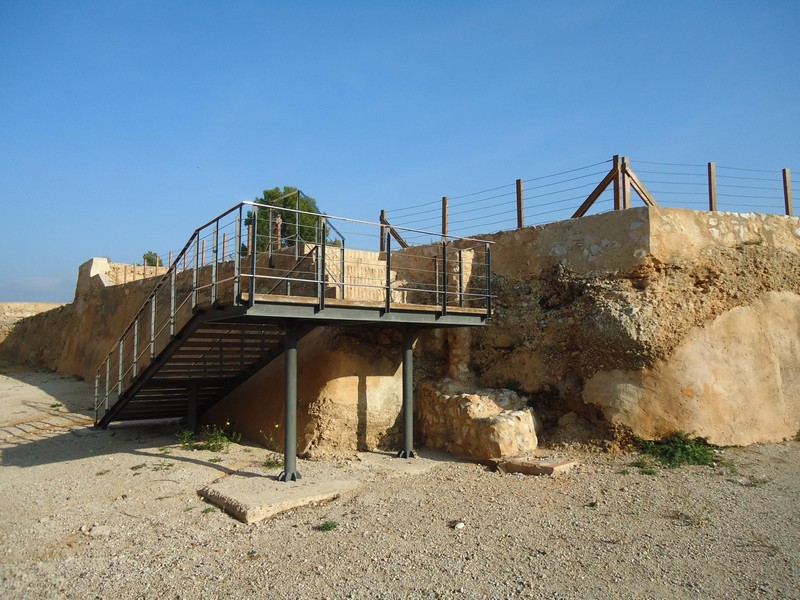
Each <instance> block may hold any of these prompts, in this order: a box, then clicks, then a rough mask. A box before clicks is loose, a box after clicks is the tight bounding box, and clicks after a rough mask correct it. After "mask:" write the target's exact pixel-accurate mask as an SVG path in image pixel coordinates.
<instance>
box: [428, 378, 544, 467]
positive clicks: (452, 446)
mask: <svg viewBox="0 0 800 600" xmlns="http://www.w3.org/2000/svg"><path fill="white" fill-rule="evenodd" d="M417 402H418V406H419V408H418V419H419V424H420V432H419V433H420V438H421V440H422V442H423V443H424V444H425V445H426V446H428V447H429V448H436V449H439V450H445V451H447V452H450V453H452V454H456V455H459V456H464V457H468V458H476V459H500V458H511V457H515V456H525V455H528V454H530V453H532V452H533V451H535V450H536V446H537V443H538V440H537V437H536V418H535V416H534V414H533V409H531V408H530V407H529V406H527V398H525V397H524V396H519V395H517V394H516V393H515V392H513V391H511V390H479V391H472V392H470V391H466V390H465V386H464V385H463V384H458V383H457V382H454V381H453V380H450V379H447V380H444V381H443V382H442V383H441V384H439V385H434V384H431V383H424V384H422V385H421V386H419V388H418V390H417Z"/></svg>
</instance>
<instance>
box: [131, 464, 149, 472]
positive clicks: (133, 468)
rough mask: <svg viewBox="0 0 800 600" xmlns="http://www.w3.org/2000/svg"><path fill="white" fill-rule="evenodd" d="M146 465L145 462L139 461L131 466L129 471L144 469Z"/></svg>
mask: <svg viewBox="0 0 800 600" xmlns="http://www.w3.org/2000/svg"><path fill="white" fill-rule="evenodd" d="M146 466H147V463H141V464H139V465H133V466H132V467H131V471H138V470H139V469H144V468H145V467H146Z"/></svg>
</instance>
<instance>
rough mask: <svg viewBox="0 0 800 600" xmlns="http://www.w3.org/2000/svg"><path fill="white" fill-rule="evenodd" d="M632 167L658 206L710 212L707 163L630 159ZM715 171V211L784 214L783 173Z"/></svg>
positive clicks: (737, 169) (739, 169)
mask: <svg viewBox="0 0 800 600" xmlns="http://www.w3.org/2000/svg"><path fill="white" fill-rule="evenodd" d="M631 167H632V169H633V171H634V172H635V173H636V175H638V177H639V178H640V179H641V180H642V182H643V183H644V185H645V186H646V187H647V188H648V189H649V190H650V192H651V194H652V195H653V197H654V198H655V199H656V201H657V202H658V204H659V205H661V206H666V207H671V208H690V209H694V210H703V209H706V210H708V209H709V207H710V189H711V185H712V184H711V182H710V175H709V164H708V163H706V164H691V163H674V162H657V161H646V160H638V159H632V160H631ZM715 167H716V168H715V186H714V189H715V190H716V207H717V210H718V211H730V212H757V213H765V214H785V210H786V206H785V198H784V192H783V173H782V170H780V169H753V168H748V167H730V166H726V165H716V166H715ZM793 186H794V183H793Z"/></svg>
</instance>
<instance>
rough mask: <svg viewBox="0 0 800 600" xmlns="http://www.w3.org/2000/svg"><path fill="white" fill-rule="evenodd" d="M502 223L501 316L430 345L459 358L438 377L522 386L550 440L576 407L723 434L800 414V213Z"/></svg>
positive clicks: (760, 429) (598, 420)
mask: <svg viewBox="0 0 800 600" xmlns="http://www.w3.org/2000/svg"><path fill="white" fill-rule="evenodd" d="M488 239H491V240H492V241H494V242H495V243H494V245H493V247H492V267H493V274H494V278H493V288H492V289H493V292H494V295H495V298H494V302H493V306H494V315H493V318H492V320H491V321H490V323H489V324H488V325H487V327H485V328H482V329H474V330H472V331H471V333H470V337H469V346H468V348H465V347H464V344H463V342H462V343H460V344H459V345H458V346H455V344H451V349H450V350H449V355H448V352H445V353H444V354H445V356H444V359H439V358H437V357H435V356H426V357H424V360H426V361H427V362H428V363H429V364H430V365H432V366H434V367H435V366H436V365H438V364H440V363H441V362H444V365H445V366H444V368H442V369H440V370H439V371H438V372H436V371H435V369H433V368H432V369H430V370H429V371H430V372H429V373H428V374H427V375H428V378H429V379H431V380H436V379H437V378H441V377H445V376H452V377H458V378H459V379H462V378H463V377H462V373H464V371H465V369H464V367H463V365H465V364H466V365H468V369H466V371H467V372H468V377H467V378H463V380H465V381H469V382H470V383H471V384H473V385H475V386H482V387H493V388H502V387H510V388H513V389H518V390H521V391H522V393H524V394H526V395H527V396H528V397H529V398H531V400H532V402H533V404H534V406H535V407H536V411H537V415H538V416H539V417H540V418H542V420H543V421H544V422H545V425H546V433H545V434H544V436H543V437H544V438H545V439H548V440H551V439H552V440H556V439H565V438H566V433H568V432H567V431H566V430H568V429H576V427H569V428H565V427H563V426H561V427H558V426H557V423H558V420H559V418H560V417H562V416H563V415H565V414H567V413H569V412H574V413H576V415H579V416H580V417H581V419H582V421H581V422H582V423H585V424H587V427H588V428H596V427H598V426H600V427H607V426H609V425H620V426H623V427H624V428H627V429H630V430H632V431H633V432H634V433H636V434H638V435H641V436H645V437H659V436H661V435H664V434H665V433H668V432H671V431H675V430H683V431H686V432H687V433H689V434H691V435H696V436H703V437H707V438H708V439H709V441H711V442H713V443H717V444H723V445H724V444H750V443H755V442H766V441H775V440H780V439H784V438H786V437H791V436H794V435H795V434H796V432H797V431H798V429H800V376H799V375H798V372H800V350H798V349H800V325H798V324H799V323H800V219H798V218H796V217H787V216H782V215H763V214H739V213H719V212H715V213H710V212H700V211H690V210H682V209H664V208H634V209H629V210H624V211H616V212H613V213H606V214H602V215H596V216H591V217H585V218H581V219H574V220H570V221H561V222H557V223H553V224H550V225H547V226H544V227H541V228H540V227H531V228H525V229H520V230H515V231H507V232H501V233H498V234H496V235H493V236H488ZM426 335H430V336H431V337H432V336H433V334H426ZM439 341H440V344H439V347H442V348H446V347H447V346H446V345H445V344H442V343H441V341H442V340H441V339H440V340H439ZM445 341H447V342H449V341H450V340H449V339H447V340H445ZM420 342H421V346H422V347H425V348H434V344H432V343H430V341H429V340H428V339H422V340H420ZM452 348H455V350H456V351H455V352H454V351H453V349H452ZM556 430H560V431H561V432H562V433H565V435H564V436H561V437H558V436H556V438H553V437H552V435H551V432H553V431H556ZM576 437H578V438H581V437H585V436H576Z"/></svg>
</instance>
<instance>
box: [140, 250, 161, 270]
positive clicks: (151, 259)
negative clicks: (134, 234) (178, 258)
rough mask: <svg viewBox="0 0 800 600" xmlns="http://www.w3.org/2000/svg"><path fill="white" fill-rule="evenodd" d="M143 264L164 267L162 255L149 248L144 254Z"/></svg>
mask: <svg viewBox="0 0 800 600" xmlns="http://www.w3.org/2000/svg"><path fill="white" fill-rule="evenodd" d="M142 264H143V265H145V266H147V267H163V266H164V263H162V262H161V257H160V256H159V255H158V254H156V253H155V252H154V251H152V250H148V251H147V252H145V253H144V254H143V255H142Z"/></svg>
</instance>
